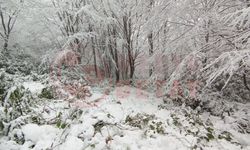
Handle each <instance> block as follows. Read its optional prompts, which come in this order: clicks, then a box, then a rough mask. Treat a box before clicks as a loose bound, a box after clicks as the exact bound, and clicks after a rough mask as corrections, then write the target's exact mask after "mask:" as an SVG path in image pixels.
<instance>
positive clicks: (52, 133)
mask: <svg viewBox="0 0 250 150" xmlns="http://www.w3.org/2000/svg"><path fill="white" fill-rule="evenodd" d="M26 85H29V86H26V87H33V86H32V85H39V84H36V83H29V84H27V83H26ZM40 87H42V86H40ZM101 91H102V90H100V89H98V88H97V89H95V90H93V96H92V97H90V98H88V99H86V100H85V101H84V100H79V101H78V105H77V106H76V105H72V106H71V107H72V108H69V107H68V105H69V104H68V103H69V102H68V101H64V100H54V101H49V102H46V105H43V106H41V107H40V108H38V109H37V110H36V111H38V112H42V116H43V118H44V119H45V120H47V121H48V122H51V120H53V118H54V119H55V118H56V117H57V116H58V114H59V113H61V114H62V115H61V116H62V119H61V120H62V121H65V122H67V123H68V124H70V126H66V128H65V129H62V128H58V127H57V126H56V125H55V124H48V125H37V124H26V125H23V126H22V127H21V131H22V133H23V135H24V139H25V143H24V144H23V145H18V144H16V143H15V142H14V141H12V140H8V139H7V138H2V139H1V140H0V149H1V150H5V149H8V148H10V147H11V149H13V150H17V149H20V150H26V149H34V150H38V149H39V150H40V149H55V150H70V149H74V150H81V149H87V150H88V149H97V150H99V149H100V150H101V149H115V150H116V149H117V150H126V149H132V150H139V149H143V150H152V149H157V150H165V149H168V150H176V149H180V150H186V149H191V148H192V147H194V146H195V145H196V143H197V142H198V141H199V140H198V138H199V137H198V136H193V135H192V134H187V132H186V131H187V130H190V131H192V132H196V131H199V134H200V135H205V134H206V129H205V128H204V127H203V126H200V125H197V124H195V125H190V119H191V118H187V117H186V116H185V114H184V113H183V112H184V110H185V109H184V108H182V107H180V108H177V107H173V108H171V107H170V106H169V107H170V108H165V109H159V105H162V100H161V99H160V98H157V97H155V95H154V94H153V93H149V92H146V91H143V90H140V89H137V88H134V87H129V86H123V87H117V88H115V89H114V90H113V92H111V93H110V94H109V95H105V94H103V93H102V92H101ZM96 99H99V101H96ZM86 101H87V102H90V103H91V102H92V103H95V104H96V105H92V106H88V105H84V104H86ZM81 102H82V103H83V104H82V105H81ZM242 107H244V106H242ZM246 108H250V107H249V106H248V105H246ZM44 109H46V110H47V111H43V110H44ZM72 110H81V111H82V114H81V115H80V116H79V118H77V119H70V114H71V113H72ZM138 113H139V114H147V115H153V116H154V117H153V119H152V120H149V122H148V123H147V124H146V125H145V127H143V128H137V127H133V126H131V125H129V124H128V123H126V118H127V117H128V116H135V115H136V114H138ZM173 114H174V115H176V118H179V119H178V120H179V122H180V123H181V125H180V126H177V125H174V119H173V117H171V115H173ZM237 115H242V114H241V113H239V114H237ZM195 117H200V118H201V119H202V120H203V121H204V122H206V121H207V120H208V119H210V120H211V122H212V123H213V128H214V130H215V132H214V134H216V135H217V134H219V133H221V132H222V131H228V132H230V133H231V134H232V135H233V137H232V138H233V140H234V141H236V142H237V143H239V144H240V145H241V146H242V147H241V146H239V145H237V144H234V143H231V142H229V141H226V140H225V139H214V140H212V141H210V142H206V141H204V143H203V145H202V147H203V149H206V150H210V149H212V150H217V149H227V150H237V149H241V148H242V149H243V150H248V149H249V148H250V140H249V139H250V135H249V134H242V133H239V132H237V131H236V130H235V129H234V126H233V124H234V122H235V118H234V117H229V116H228V117H227V118H225V120H224V121H223V120H221V118H219V117H215V116H210V115H209V114H208V113H203V114H202V115H201V116H195ZM191 120H192V119H191ZM152 122H161V123H162V126H163V128H164V130H165V131H164V133H163V134H160V133H155V132H154V130H151V129H150V125H152ZM98 124H99V125H100V126H98ZM99 127H100V128H99ZM200 135H199V136H200ZM32 146H33V148H31V147H32Z"/></svg>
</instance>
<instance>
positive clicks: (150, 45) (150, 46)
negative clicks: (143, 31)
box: [148, 32, 154, 77]
mask: <svg viewBox="0 0 250 150" xmlns="http://www.w3.org/2000/svg"><path fill="white" fill-rule="evenodd" d="M148 44H149V57H150V58H151V57H152V56H153V54H154V51H153V49H154V43H153V32H151V33H150V34H149V35H148ZM152 74H153V63H151V62H150V64H149V77H151V76H152Z"/></svg>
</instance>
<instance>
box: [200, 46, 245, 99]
mask: <svg viewBox="0 0 250 150" xmlns="http://www.w3.org/2000/svg"><path fill="white" fill-rule="evenodd" d="M249 60H250V50H242V51H231V52H225V53H223V54H221V55H220V56H219V57H218V58H217V59H215V60H214V61H212V62H211V63H210V64H209V65H207V66H206V67H205V68H204V69H203V71H204V77H207V78H206V86H205V87H204V88H209V89H210V90H204V91H206V93H207V92H211V90H212V92H220V94H221V96H223V97H224V98H226V99H227V100H231V101H240V102H247V101H249V99H250V88H249V84H250V78H249V74H248V72H249V71H250V61H249Z"/></svg>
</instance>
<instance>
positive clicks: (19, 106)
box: [0, 86, 34, 135]
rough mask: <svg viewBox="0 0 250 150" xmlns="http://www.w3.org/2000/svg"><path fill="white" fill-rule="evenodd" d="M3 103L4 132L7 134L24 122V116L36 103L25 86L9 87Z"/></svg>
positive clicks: (1, 116) (0, 116)
mask: <svg viewBox="0 0 250 150" xmlns="http://www.w3.org/2000/svg"><path fill="white" fill-rule="evenodd" d="M3 100H4V101H3V102H2V104H1V112H0V114H1V115H0V118H1V121H2V122H1V123H2V124H3V125H4V128H3V130H2V131H3V133H4V134H5V135H7V134H8V133H9V132H10V130H13V129H14V128H15V127H16V126H18V125H20V124H24V122H25V121H24V120H25V119H24V118H25V116H26V115H27V114H29V113H30V112H31V109H30V108H31V106H32V104H33V103H34V102H33V98H32V95H31V93H30V92H29V91H27V90H25V89H24V87H23V86H18V87H12V88H10V89H8V91H7V94H6V96H5V97H4V99H3Z"/></svg>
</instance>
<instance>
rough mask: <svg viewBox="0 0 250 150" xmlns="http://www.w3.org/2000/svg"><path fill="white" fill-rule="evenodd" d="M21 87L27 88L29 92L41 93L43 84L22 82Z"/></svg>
mask: <svg viewBox="0 0 250 150" xmlns="http://www.w3.org/2000/svg"><path fill="white" fill-rule="evenodd" d="M22 85H23V87H24V88H25V89H27V90H29V91H30V92H31V93H41V92H42V89H43V88H44V87H45V86H44V85H43V84H41V83H40V82H33V81H30V82H24V83H23V84H22Z"/></svg>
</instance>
